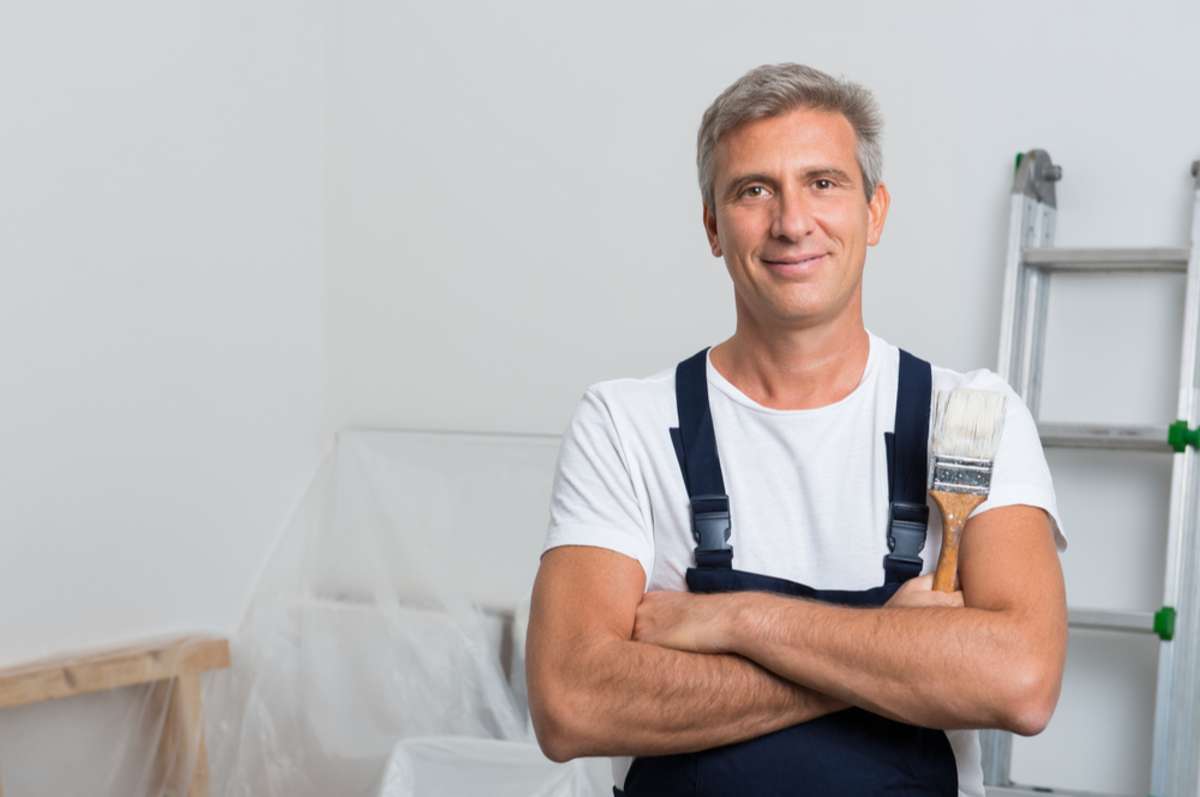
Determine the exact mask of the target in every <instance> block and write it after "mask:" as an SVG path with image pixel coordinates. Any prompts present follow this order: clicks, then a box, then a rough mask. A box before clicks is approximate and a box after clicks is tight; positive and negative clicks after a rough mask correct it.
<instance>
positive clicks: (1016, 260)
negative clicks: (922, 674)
mask: <svg viewBox="0 0 1200 797" xmlns="http://www.w3.org/2000/svg"><path fill="white" fill-rule="evenodd" d="M1054 172H1057V168H1056V167H1054V166H1053V164H1052V163H1051V160H1050V156H1049V155H1048V154H1047V153H1046V152H1044V151H1042V150H1031V151H1029V152H1027V153H1025V154H1024V155H1023V156H1022V157H1021V160H1020V161H1019V162H1018V164H1017V168H1016V173H1015V174H1014V175H1013V189H1012V194H1011V199H1010V203H1009V217H1008V244H1007V252H1006V254H1005V262H1004V304H1003V307H1002V309H1001V315H1000V347H999V352H998V357H997V362H996V368H997V372H998V373H999V374H1000V376H1001V377H1003V378H1004V380H1005V381H1007V382H1008V383H1009V385H1011V386H1012V388H1013V390H1015V391H1016V392H1017V395H1019V396H1021V397H1022V398H1023V399H1025V400H1026V401H1028V400H1029V395H1030V393H1029V383H1028V380H1027V379H1026V377H1025V375H1026V373H1027V365H1026V363H1028V361H1029V358H1028V355H1027V352H1028V346H1029V343H1030V336H1029V330H1030V327H1031V326H1033V327H1035V328H1036V329H1037V330H1038V331H1039V332H1040V331H1043V330H1044V329H1045V307H1044V305H1043V306H1042V308H1041V317H1040V319H1039V318H1031V317H1030V316H1031V315H1033V316H1036V315H1037V314H1038V311H1037V309H1036V307H1037V301H1036V294H1035V302H1034V307H1033V308H1031V307H1030V302H1029V301H1028V298H1029V290H1030V286H1029V281H1030V277H1031V276H1035V275H1036V274H1037V272H1036V271H1035V270H1034V269H1032V268H1029V267H1027V266H1026V264H1025V262H1024V256H1025V249H1026V248H1029V247H1032V246H1038V245H1043V246H1048V245H1049V244H1050V243H1051V241H1052V240H1053V236H1054V213H1055V205H1056V196H1055V191H1054V182H1055V181H1056V180H1057V179H1058V176H1059V175H1058V174H1057V173H1054ZM1051 173H1054V174H1053V176H1052V177H1048V176H1047V175H1049V174H1051ZM1039 360H1040V357H1039ZM1039 369H1040V364H1039ZM1035 419H1036V416H1035ZM979 741H980V747H981V751H982V759H983V782H984V783H985V784H988V785H995V786H1007V785H1009V784H1011V783H1012V779H1011V777H1010V771H1011V768H1012V734H1010V733H1008V732H1007V731H1003V730H983V731H981V732H980V739H979Z"/></svg>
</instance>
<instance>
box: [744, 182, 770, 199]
mask: <svg viewBox="0 0 1200 797" xmlns="http://www.w3.org/2000/svg"><path fill="white" fill-rule="evenodd" d="M766 190H767V187H766V186H765V185H757V184H755V185H748V186H746V187H745V188H743V189H742V194H741V195H742V196H748V197H751V198H753V199H757V198H758V197H760V196H762V195H763V193H762V192H765V191H766ZM751 191H758V192H759V193H757V194H751V193H750V192H751Z"/></svg>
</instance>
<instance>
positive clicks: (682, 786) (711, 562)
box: [613, 348, 958, 797]
mask: <svg viewBox="0 0 1200 797" xmlns="http://www.w3.org/2000/svg"><path fill="white" fill-rule="evenodd" d="M707 354H708V349H707V348H706V349H704V350H703V351H700V352H699V353H697V354H696V355H694V356H692V357H690V358H688V359H687V360H684V361H683V362H681V363H680V364H679V366H678V367H677V368H676V370H675V399H676V403H677V404H678V407H679V428H678V429H671V430H670V434H671V441H672V443H673V444H674V446H675V453H676V455H677V456H678V458H679V466H680V468H681V470H682V471H683V480H684V482H685V483H686V485H687V491H688V496H689V498H690V500H691V511H692V535H693V537H694V538H695V540H696V566H695V567H692V568H689V569H688V571H687V585H688V589H689V590H690V591H692V592H730V591H736V590H755V591H767V592H778V593H783V594H786V595H796V596H800V597H804V598H810V599H813V600H819V601H825V602H826V603H836V604H842V605H847V606H882V605H883V604H884V603H886V602H887V600H888V599H889V598H890V597H891V596H892V595H893V594H894V593H895V592H896V590H897V589H898V588H899V587H900V585H901V584H903V583H904V582H905V581H907V580H908V579H910V578H912V577H913V576H916V575H919V574H920V572H921V550H922V548H924V546H925V529H926V525H927V523H928V519H929V507H928V506H927V505H926V503H925V484H926V474H927V471H926V457H927V451H926V440H927V438H928V434H929V410H930V388H931V373H930V367H929V363H927V362H925V361H924V360H921V359H918V358H916V357H914V356H912V355H911V354H909V353H908V352H905V351H901V352H900V385H899V390H898V392H897V396H896V423H895V432H894V433H885V435H884V440H885V446H886V451H887V463H888V500H889V501H890V505H891V507H890V513H889V514H890V518H889V523H888V528H887V542H888V550H889V551H890V552H891V553H889V554H888V555H887V556H885V557H884V561H883V570H884V583H883V585H882V586H878V587H873V588H871V589H866V590H858V591H851V590H819V589H813V588H812V587H809V586H807V585H805V584H800V583H797V582H794V581H788V580H786V579H782V578H775V577H772V576H766V575H761V574H759V573H748V572H746V571H743V570H735V569H733V566H732V565H733V548H732V547H731V546H730V544H729V536H730V530H731V528H732V523H731V519H730V513H729V497H728V496H727V495H726V494H725V483H724V480H723V479H722V477H721V463H720V460H719V459H718V458H717V442H716V437H715V435H714V433H713V423H712V414H711V412H710V410H709V404H708V378H707V370H706V364H707ZM750 532H751V533H753V530H750ZM613 791H614V793H615V794H617V795H622V794H624V795H626V796H627V797H649V796H650V795H654V796H655V797H665V796H668V795H688V797H701V796H703V797H709V796H710V795H747V797H762V796H765V795H789V797H791V796H792V795H814V797H840V795H846V796H847V797H864V796H865V795H875V794H887V795H896V796H897V797H901V796H903V797H909V796H910V795H911V796H912V797H916V795H921V797H932V796H934V795H936V796H937V797H957V794H958V770H957V766H956V764H955V759H954V751H953V750H952V749H951V747H950V740H949V739H948V738H947V737H946V734H945V732H943V731H941V730H936V729H931V728H921V727H917V726H914V725H908V724H905V723H903V722H896V721H894V720H891V719H887V718H886V717H882V716H879V715H878V714H874V713H871V712H869V711H865V710H863V709H860V708H857V707H851V708H848V709H844V710H842V711H837V712H834V713H832V714H827V715H825V716H823V717H820V718H818V719H815V720H812V721H810V722H805V723H801V724H799V725H794V726H792V727H790V728H784V729H783V730H779V731H776V732H774V733H769V734H766V735H765V736H760V737H758V738H756V739H750V740H748V741H745V742H739V743H737V744H731V745H725V746H723V747H717V748H713V749H711V750H704V751H701V752H698V753H686V754H680V755H666V756H653V757H646V758H638V759H635V760H634V762H633V766H632V767H631V768H630V770H629V774H628V776H627V777H626V779H625V788H624V791H622V790H620V789H614V790H613Z"/></svg>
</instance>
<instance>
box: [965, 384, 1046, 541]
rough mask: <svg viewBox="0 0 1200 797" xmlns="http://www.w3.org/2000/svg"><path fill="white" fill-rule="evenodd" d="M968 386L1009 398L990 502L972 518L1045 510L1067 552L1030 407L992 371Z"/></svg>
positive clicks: (1043, 453) (988, 500) (993, 461)
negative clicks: (1016, 509)
mask: <svg viewBox="0 0 1200 797" xmlns="http://www.w3.org/2000/svg"><path fill="white" fill-rule="evenodd" d="M966 386H967V387H971V388H978V389H981V390H995V391H997V392H1002V393H1004V396H1005V401H1004V409H1005V412H1004V428H1003V430H1002V431H1001V434H1000V445H999V448H998V449H997V450H996V456H995V458H994V459H993V460H992V484H991V490H990V492H989V493H988V498H987V500H986V501H984V502H983V503H982V504H980V505H979V506H978V507H977V508H976V509H975V511H974V512H972V513H971V515H972V516H974V515H976V514H978V513H980V512H986V511H987V510H989V509H995V508H997V507H1001V506H1011V505H1014V504H1026V505H1029V506H1037V507H1041V508H1042V509H1044V510H1046V514H1048V515H1049V516H1050V525H1051V526H1052V527H1053V530H1054V544H1055V546H1056V547H1057V548H1058V550H1059V551H1065V550H1066V549H1067V538H1066V535H1065V534H1064V533H1063V528H1062V520H1061V518H1060V517H1059V513H1058V499H1057V498H1056V497H1055V494H1054V482H1053V481H1052V480H1051V478H1050V466H1049V465H1048V464H1047V463H1046V454H1045V452H1044V451H1043V449H1042V440H1041V437H1040V436H1039V434H1038V430H1037V423H1036V422H1035V421H1034V420H1033V415H1031V414H1030V412H1029V408H1028V407H1026V406H1025V402H1024V401H1022V400H1021V397H1020V396H1018V395H1017V393H1016V391H1014V390H1013V389H1012V388H1011V387H1010V386H1009V385H1008V383H1007V382H1005V381H1004V380H1003V379H1002V378H1001V377H1000V376H999V375H998V374H995V373H993V372H991V371H983V372H980V374H979V378H978V379H976V380H972V383H971V384H968V385H966Z"/></svg>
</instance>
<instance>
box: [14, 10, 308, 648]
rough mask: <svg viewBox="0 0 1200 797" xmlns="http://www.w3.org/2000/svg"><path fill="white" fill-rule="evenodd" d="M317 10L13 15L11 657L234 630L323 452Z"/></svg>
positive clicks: (34, 12) (27, 12) (33, 12)
mask: <svg viewBox="0 0 1200 797" xmlns="http://www.w3.org/2000/svg"><path fill="white" fill-rule="evenodd" d="M320 10H321V6H320V4H318V3H317V2H315V0H314V2H304V3H299V4H297V3H288V2H267V3H253V4H249V5H247V4H244V3H237V2H226V1H224V0H222V1H220V2H216V3H203V4H163V3H153V2H138V1H137V0H119V1H118V2H114V3H102V4H91V3H43V4H25V5H23V6H21V8H20V11H19V12H18V11H17V9H16V8H15V7H6V8H5V10H4V12H3V13H0V98H3V99H2V100H0V103H2V105H0V175H2V177H0V273H2V274H3V282H2V284H3V288H2V289H0V330H2V334H0V363H2V366H0V452H2V454H0V485H3V487H0V540H2V541H3V545H2V548H3V555H0V628H3V629H4V633H3V634H0V663H3V662H11V661H14V660H24V659H27V658H30V657H35V656H41V655H45V654H49V653H53V652H59V651H62V650H65V649H72V648H78V647H82V646H90V645H93V644H105V643H110V642H113V641H116V640H121V639H125V638H130V637H138V636H144V635H146V634H159V633H165V632H168V631H172V630H175V629H194V628H211V629H216V630H222V631H230V630H232V629H233V628H234V627H235V626H236V624H237V623H238V621H239V619H240V615H241V612H242V609H243V602H244V601H245V599H246V597H247V595H248V591H249V589H250V587H251V584H252V582H253V578H254V575H255V573H256V571H257V569H258V568H259V567H260V565H261V563H262V561H263V558H264V556H265V555H266V552H267V549H268V547H269V545H270V544H271V542H272V541H273V539H274V538H275V536H276V534H277V532H278V530H279V529H280V527H281V526H282V524H283V522H284V520H285V518H286V516H287V513H288V512H289V511H290V510H291V508H292V506H293V505H294V504H295V502H296V501H297V499H298V498H299V496H300V494H301V492H302V490H303V488H304V486H305V484H306V483H307V481H308V479H309V477H310V476H311V474H312V472H313V470H314V469H315V467H316V464H317V455H318V445H319V422H320V412H321V410H320V390H321V346H322V340H321V290H322V280H323V276H322V270H321V262H322V260H321V258H322V232H321V231H322V200H321V189H322V168H321V164H322V160H321V157H322V146H323V133H322V129H323V112H324V107H323V106H324V103H323V97H322V87H323V83H322V75H323V48H322V44H321V33H322V29H321V24H320V23H321V21H322V18H321V15H320V13H319V12H320Z"/></svg>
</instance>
